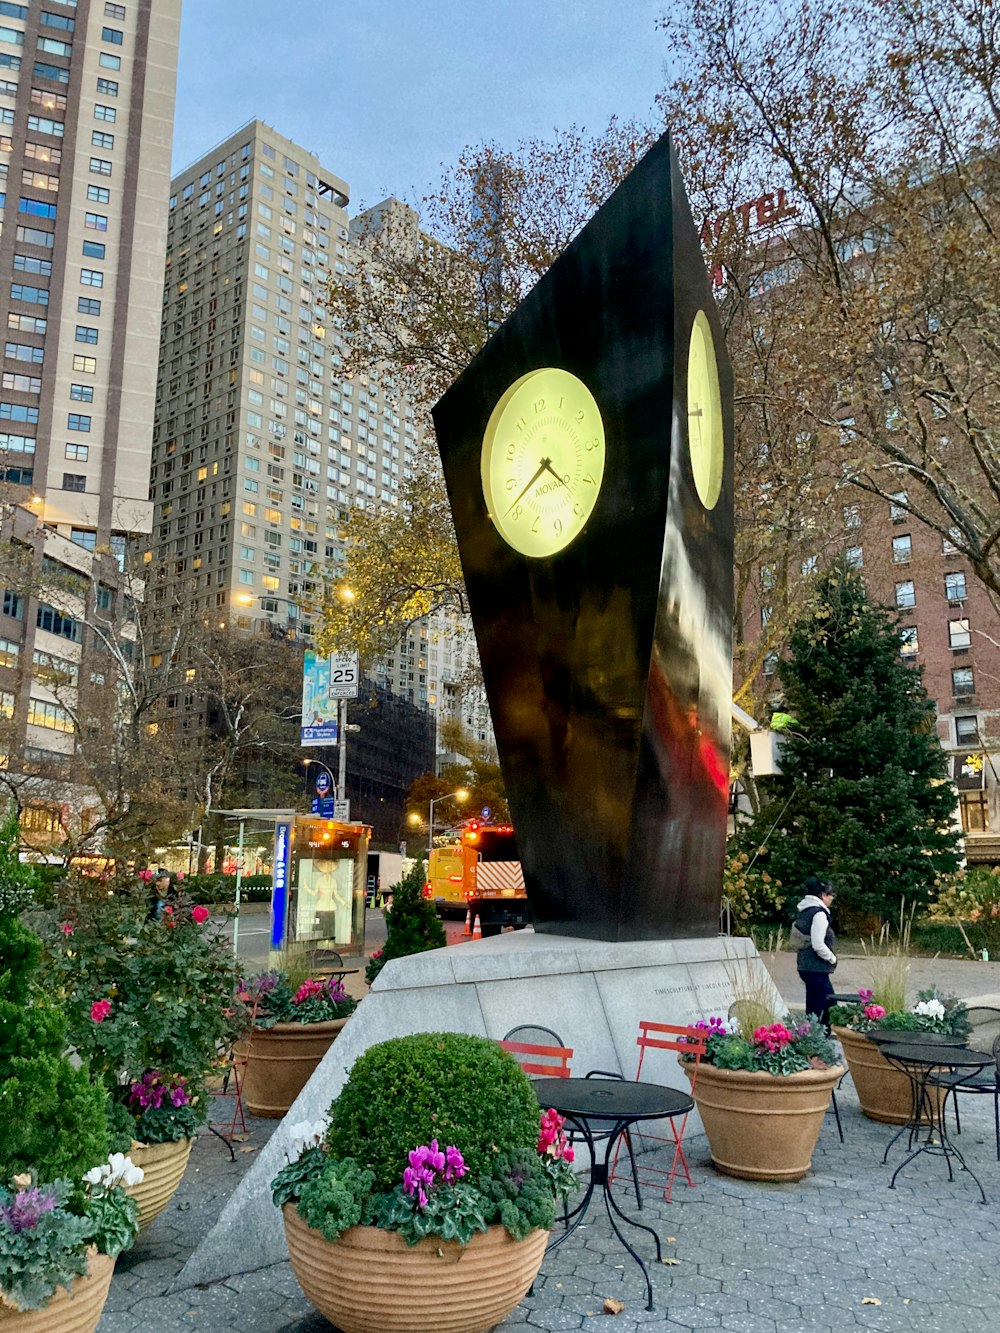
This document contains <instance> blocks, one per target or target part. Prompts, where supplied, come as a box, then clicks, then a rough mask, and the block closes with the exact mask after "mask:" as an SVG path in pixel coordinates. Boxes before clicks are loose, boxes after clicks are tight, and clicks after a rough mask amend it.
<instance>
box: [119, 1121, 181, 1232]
mask: <svg viewBox="0 0 1000 1333" xmlns="http://www.w3.org/2000/svg"><path fill="white" fill-rule="evenodd" d="M193 1143H194V1139H178V1140H177V1142H176V1143H136V1142H135V1141H134V1140H133V1142H132V1147H131V1148H130V1149H129V1156H130V1157H131V1158H132V1161H133V1162H135V1164H136V1166H141V1167H142V1169H143V1171H145V1173H146V1174H145V1176H144V1177H143V1179H142V1180H141V1181H140V1183H139V1184H138V1185H129V1186H128V1187H127V1188H126V1193H127V1194H130V1195H131V1196H132V1198H133V1199H135V1201H136V1203H137V1204H138V1205H139V1230H140V1231H145V1230H146V1228H147V1227H148V1226H149V1224H150V1223H151V1222H155V1221H156V1219H157V1218H158V1217H159V1215H160V1214H161V1213H162V1212H163V1210H164V1208H166V1206H167V1204H168V1203H169V1202H170V1200H171V1199H172V1198H173V1197H174V1195H175V1194H176V1193H177V1187H178V1185H180V1183H181V1181H182V1180H183V1178H184V1172H185V1170H186V1169H187V1164H188V1158H189V1157H190V1156H191V1145H192V1144H193Z"/></svg>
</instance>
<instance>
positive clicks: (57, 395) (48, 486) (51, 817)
mask: <svg viewBox="0 0 1000 1333" xmlns="http://www.w3.org/2000/svg"><path fill="white" fill-rule="evenodd" d="M180 12H181V0H125V3H110V2H106V0H52V2H51V3H48V0H46V3H45V4H44V5H43V4H41V3H39V2H38V0H31V2H30V3H11V2H8V0H4V3H3V4H0V171H2V175H3V178H4V181H5V184H4V185H3V186H0V204H2V207H3V223H4V225H3V228H2V233H0V321H2V323H3V327H4V329H5V341H4V347H3V363H2V370H0V374H2V391H0V491H2V498H3V500H4V502H5V518H4V531H3V536H4V538H5V551H6V554H7V557H8V567H7V569H6V571H5V573H6V576H7V577H6V583H7V590H6V592H5V595H4V602H3V607H2V615H0V641H2V648H0V700H2V707H0V713H2V719H3V723H4V729H5V734H4V741H3V746H2V749H3V752H4V755H5V756H6V759H5V765H4V767H5V772H7V773H8V774H10V775H12V785H14V783H13V778H14V777H15V776H16V774H17V773H19V772H20V770H21V769H24V770H25V774H26V775H27V778H29V779H30V780H28V781H23V782H22V781H20V779H18V783H19V785H18V787H17V789H18V790H19V791H20V792H22V793H23V797H24V801H25V804H26V806H27V809H28V811H29V813H28V814H27V815H26V817H25V823H26V824H27V825H29V826H30V824H31V823H32V821H34V822H35V823H37V824H39V825H40V826H41V825H44V826H45V830H43V831H47V832H48V833H49V834H51V835H52V839H53V840H59V839H60V837H61V833H60V829H61V830H62V832H65V828H66V823H67V821H68V820H72V819H78V818H79V815H80V809H81V806H82V804H85V802H86V795H85V793H83V792H82V791H75V790H73V789H71V788H70V787H67V784H66V781H65V773H66V768H67V765H68V763H70V759H71V756H72V754H73V751H74V745H75V740H74V730H75V724H74V721H73V713H74V703H75V701H76V699H77V698H78V693H77V691H78V688H85V687H86V686H88V685H89V684H90V683H91V681H93V682H94V683H95V684H98V683H99V682H100V681H101V680H102V679H103V680H105V681H106V680H107V674H108V666H107V663H105V664H104V665H102V666H100V667H95V666H92V665H88V656H89V654H90V653H91V650H93V649H94V648H95V647H97V648H98V649H100V648H101V633H103V634H105V636H106V632H107V627H108V623H109V620H110V618H111V617H112V616H117V611H116V610H115V608H117V607H119V606H120V607H121V609H122V611H123V612H124V610H125V608H126V603H128V604H129V605H131V602H130V601H129V598H127V597H126V596H125V594H124V592H123V590H122V589H121V588H119V587H118V586H117V585H118V582H119V579H118V575H119V574H120V573H121V571H122V569H123V566H124V563H125V552H126V547H127V544H128V542H129V539H130V538H131V537H133V536H135V535H137V534H145V533H148V532H149V529H150V526H151V521H152V506H151V504H150V502H149V490H148V478H149V463H150V453H151V447H152V427H153V405H154V397H155V390H156V352H157V348H158V345H159V328H160V310H161V302H162V282H163V253H164V246H165V239H166V202H167V197H168V194H169V182H170V150H171V140H172V133H173V116H174V98H175V85H176V75H177V52H178V41H179V31H180ZM22 556H23V557H25V558H26V559H27V565H26V564H25V562H24V560H22V558H21V557H22ZM29 571H33V573H29ZM133 591H134V589H133ZM98 623H100V625H101V633H96V632H95V630H94V629H93V626H94V625H95V624H98ZM119 631H121V633H119ZM130 632H131V631H129V630H128V628H127V623H126V621H125V620H124V619H121V620H120V623H119V624H118V625H117V626H116V628H115V636H116V639H120V640H122V641H124V639H127V638H128V636H129V634H130ZM105 646H106V645H105ZM105 655H106V654H105ZM53 664H56V665H53ZM60 775H61V776H60ZM23 776H24V774H22V777H23ZM57 796H58V798H59V799H58V800H57V799H56V797H57ZM68 808H69V813H67V809H68Z"/></svg>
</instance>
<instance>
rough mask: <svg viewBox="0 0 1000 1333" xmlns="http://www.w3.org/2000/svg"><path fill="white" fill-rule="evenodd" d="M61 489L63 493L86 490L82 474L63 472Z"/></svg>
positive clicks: (85, 482)
mask: <svg viewBox="0 0 1000 1333" xmlns="http://www.w3.org/2000/svg"><path fill="white" fill-rule="evenodd" d="M62 488H63V490H64V491H85V490H86V489H87V478H86V477H85V476H84V475H83V473H82V472H64V473H63V479H62Z"/></svg>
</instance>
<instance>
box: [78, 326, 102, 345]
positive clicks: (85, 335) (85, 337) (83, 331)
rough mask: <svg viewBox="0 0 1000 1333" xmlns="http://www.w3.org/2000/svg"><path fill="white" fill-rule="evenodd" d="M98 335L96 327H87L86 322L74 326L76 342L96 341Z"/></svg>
mask: <svg viewBox="0 0 1000 1333" xmlns="http://www.w3.org/2000/svg"><path fill="white" fill-rule="evenodd" d="M98 337H99V334H98V331H97V329H92V328H89V327H88V326H87V325H86V324H78V325H77V326H76V340H77V342H78V343H96V342H97V340H98Z"/></svg>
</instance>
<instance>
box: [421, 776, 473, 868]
mask: <svg viewBox="0 0 1000 1333" xmlns="http://www.w3.org/2000/svg"><path fill="white" fill-rule="evenodd" d="M452 798H454V799H455V800H456V801H467V800H468V799H469V793H468V792H467V791H466V790H465V788H464V787H459V789H458V790H457V791H450V792H449V793H448V794H447V796H435V797H434V799H433V801H431V809H430V815H429V816H428V828H427V864H428V865H430V859H431V852H432V851H433V850H434V807H435V806H436V805H440V803H441V802H442V801H450V800H452Z"/></svg>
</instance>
